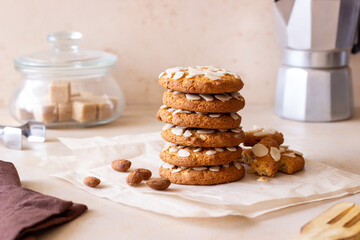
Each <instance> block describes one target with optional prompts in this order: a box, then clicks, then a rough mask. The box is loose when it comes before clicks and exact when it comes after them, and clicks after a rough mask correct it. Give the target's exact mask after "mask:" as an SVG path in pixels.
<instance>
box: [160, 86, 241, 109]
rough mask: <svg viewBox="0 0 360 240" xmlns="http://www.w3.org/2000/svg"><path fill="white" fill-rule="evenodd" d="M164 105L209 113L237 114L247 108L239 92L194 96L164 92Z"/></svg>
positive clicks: (176, 92)
mask: <svg viewBox="0 0 360 240" xmlns="http://www.w3.org/2000/svg"><path fill="white" fill-rule="evenodd" d="M163 103H164V104H165V105H167V106H169V107H172V108H177V109H184V110H189V111H194V112H209V113H226V112H237V111H239V110H241V109H243V108H244V106H245V100H244V98H243V97H242V96H241V95H240V93H239V92H232V93H221V94H193V93H182V92H178V91H171V90H168V91H166V92H164V95H163Z"/></svg>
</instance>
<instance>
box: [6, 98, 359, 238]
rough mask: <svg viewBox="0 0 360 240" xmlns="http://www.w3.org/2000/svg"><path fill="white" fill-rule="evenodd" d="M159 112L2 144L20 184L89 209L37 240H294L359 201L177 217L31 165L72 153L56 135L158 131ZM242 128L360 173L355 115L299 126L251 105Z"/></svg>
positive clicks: (132, 109) (150, 109) (135, 112)
mask: <svg viewBox="0 0 360 240" xmlns="http://www.w3.org/2000/svg"><path fill="white" fill-rule="evenodd" d="M157 108H158V106H153V105H148V106H144V105H142V106H128V107H127V109H126V111H125V113H124V114H123V116H122V117H120V118H119V119H118V120H117V121H116V122H114V123H111V124H108V125H105V126H100V127H93V128H85V129H54V130H48V132H47V141H46V142H45V143H43V144H34V143H32V144H29V143H26V144H25V146H24V150H22V151H17V150H10V149H6V148H4V147H3V146H2V145H1V146H0V159H2V160H5V161H11V162H13V163H14V164H15V166H16V167H17V169H18V171H19V174H20V178H21V180H22V184H23V185H24V186H25V187H27V188H30V189H32V190H35V191H39V192H41V193H44V194H49V195H53V196H56V197H59V198H62V199H66V200H72V201H74V202H78V203H84V204H86V205H87V206H88V208H89V210H88V212H87V213H85V214H84V215H83V216H81V217H80V218H78V219H76V220H75V221H73V222H71V223H68V224H65V225H62V226H59V227H56V228H54V229H52V230H49V231H47V232H45V233H44V234H42V235H41V238H40V239H77V240H81V239H86V240H88V239H115V238H119V239H169V238H171V239H172V240H175V239H189V238H190V239H250V238H251V239H264V238H268V236H273V237H274V238H276V239H297V237H298V234H299V231H300V228H301V226H303V225H304V224H305V223H306V222H308V221H309V220H310V219H312V218H314V217H315V216H317V215H318V214H320V213H321V212H323V211H324V210H326V209H327V208H329V207H330V206H332V205H333V204H335V203H336V202H339V201H353V202H356V203H357V204H359V203H360V195H359V194H356V195H351V196H349V195H348V196H345V197H342V198H337V199H332V200H325V201H320V202H315V203H308V204H303V205H298V206H295V207H289V208H286V209H282V210H278V211H275V212H272V213H268V214H265V215H262V216H260V217H257V218H255V219H248V218H245V217H235V216H228V217H221V218H174V217H170V216H164V215H160V214H156V213H152V212H148V211H143V210H140V209H137V208H133V207H129V206H125V205H122V204H119V203H114V202H112V201H110V200H108V199H103V198H98V197H96V196H93V195H91V194H89V193H87V192H85V191H83V190H81V189H78V188H75V187H74V186H73V185H72V184H70V183H68V182H66V181H64V180H61V179H57V178H55V177H51V176H49V175H48V174H47V173H46V172H45V171H44V170H42V169H41V168H38V167H35V166H34V164H33V163H34V162H36V161H37V159H39V158H40V157H41V156H44V155H47V154H49V155H64V154H68V153H70V151H69V150H68V149H67V148H66V147H65V146H64V145H62V144H61V143H60V142H59V141H58V140H57V138H58V137H93V136H105V137H110V136H116V135H121V134H138V133H145V132H154V131H159V132H160V129H161V127H162V125H163V124H162V123H161V122H158V121H157V120H156V119H155V113H156V110H157ZM0 114H1V118H0V123H1V124H12V125H16V122H15V121H14V120H12V119H11V117H10V116H9V115H8V113H7V109H6V108H4V107H3V108H0ZM240 115H241V116H242V118H243V121H242V124H241V125H242V126H243V127H244V129H249V128H251V127H252V125H254V124H256V125H260V126H263V125H265V126H267V127H271V128H277V129H278V130H280V131H281V132H283V133H284V135H285V144H287V145H290V146H291V147H292V148H294V149H296V150H299V151H301V152H303V153H304V154H305V157H306V158H307V159H312V160H315V161H319V162H324V163H326V164H328V165H331V166H335V167H338V168H341V169H344V170H347V171H351V172H354V173H360V157H359V156H360V147H359V141H360V109H357V110H356V114H355V117H354V118H353V119H352V120H350V121H344V122H334V123H303V122H294V121H288V120H284V119H280V118H278V117H276V116H275V115H274V114H273V112H272V108H271V107H270V106H262V105H252V104H248V105H247V106H246V108H245V110H242V111H241V112H240Z"/></svg>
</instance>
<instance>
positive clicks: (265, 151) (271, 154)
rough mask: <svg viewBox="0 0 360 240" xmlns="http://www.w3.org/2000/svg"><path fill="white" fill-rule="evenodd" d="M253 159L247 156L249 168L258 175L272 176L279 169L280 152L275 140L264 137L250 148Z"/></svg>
mask: <svg viewBox="0 0 360 240" xmlns="http://www.w3.org/2000/svg"><path fill="white" fill-rule="evenodd" d="M252 153H253V154H254V159H251V157H247V158H246V160H244V162H248V163H249V164H250V166H251V168H252V169H253V170H254V171H255V172H256V173H257V174H258V175H260V176H267V177H274V176H275V174H276V173H277V172H278V170H279V166H280V159H281V152H280V149H279V144H278V143H277V141H276V140H274V139H272V138H270V137H265V138H263V139H262V140H261V141H260V142H259V143H257V144H255V145H254V146H253V148H252ZM245 154H246V153H245Z"/></svg>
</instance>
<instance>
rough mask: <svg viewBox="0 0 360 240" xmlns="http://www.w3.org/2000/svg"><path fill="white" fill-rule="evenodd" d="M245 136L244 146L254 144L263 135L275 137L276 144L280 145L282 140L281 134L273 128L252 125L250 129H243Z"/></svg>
mask: <svg viewBox="0 0 360 240" xmlns="http://www.w3.org/2000/svg"><path fill="white" fill-rule="evenodd" d="M245 136H246V137H245V141H244V146H254V145H255V144H257V143H258V142H260V141H261V139H263V138H265V137H271V138H273V139H275V140H276V141H277V143H278V145H281V144H283V142H284V136H283V134H282V133H281V132H278V131H277V130H275V129H270V128H260V127H257V126H254V128H253V129H252V130H250V131H245Z"/></svg>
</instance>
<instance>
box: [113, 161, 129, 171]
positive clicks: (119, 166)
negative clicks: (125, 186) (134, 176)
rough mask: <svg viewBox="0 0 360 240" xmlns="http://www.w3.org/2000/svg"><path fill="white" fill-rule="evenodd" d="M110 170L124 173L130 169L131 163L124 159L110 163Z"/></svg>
mask: <svg viewBox="0 0 360 240" xmlns="http://www.w3.org/2000/svg"><path fill="white" fill-rule="evenodd" d="M111 167H112V169H114V170H115V171H118V172H126V171H127V170H128V169H129V168H130V167H131V162H130V161H129V160H126V159H120V160H114V161H112V163H111Z"/></svg>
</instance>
